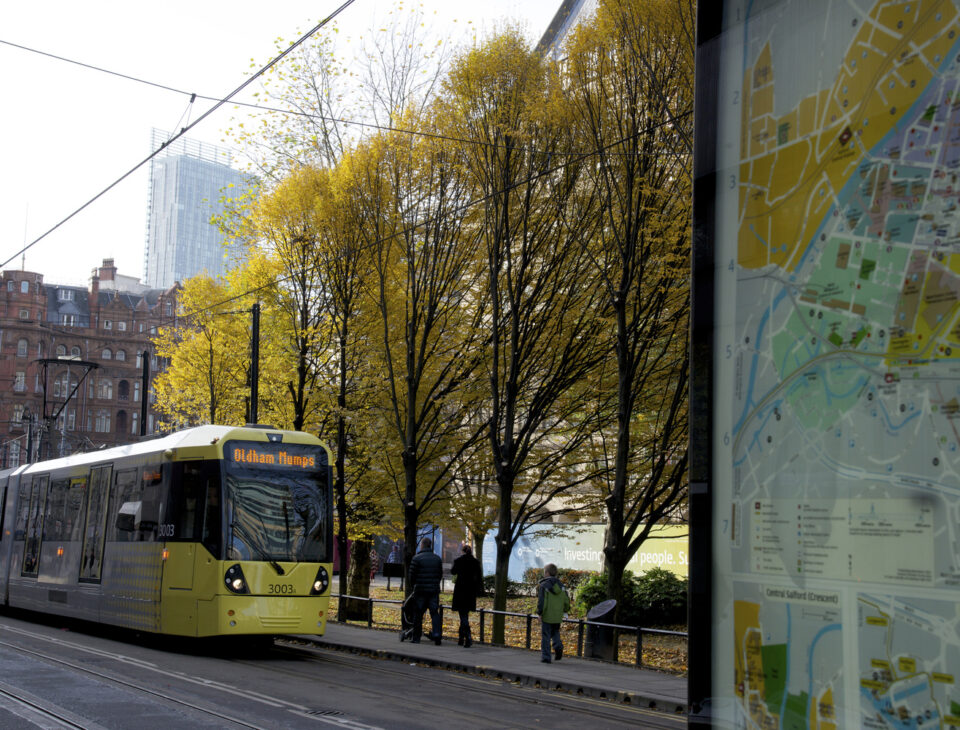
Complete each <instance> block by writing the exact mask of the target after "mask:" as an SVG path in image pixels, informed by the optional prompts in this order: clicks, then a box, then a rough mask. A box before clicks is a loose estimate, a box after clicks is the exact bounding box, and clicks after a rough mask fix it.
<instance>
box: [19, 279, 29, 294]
mask: <svg viewBox="0 0 960 730" xmlns="http://www.w3.org/2000/svg"><path fill="white" fill-rule="evenodd" d="M20 293H21V294H29V293H30V282H29V281H21V282H20Z"/></svg>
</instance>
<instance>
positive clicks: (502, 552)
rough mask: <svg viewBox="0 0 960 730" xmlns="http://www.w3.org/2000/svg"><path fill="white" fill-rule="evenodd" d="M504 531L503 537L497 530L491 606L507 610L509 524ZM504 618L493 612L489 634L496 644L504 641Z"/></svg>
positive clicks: (509, 546) (501, 643) (498, 609)
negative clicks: (505, 533)
mask: <svg viewBox="0 0 960 730" xmlns="http://www.w3.org/2000/svg"><path fill="white" fill-rule="evenodd" d="M506 532H507V535H508V536H507V537H506V538H504V537H503V536H502V535H501V532H500V530H497V569H496V570H497V572H496V577H495V578H494V583H493V585H494V594H493V608H494V610H496V611H506V610H507V585H508V583H509V577H508V573H509V571H510V551H511V549H512V547H513V546H512V545H511V544H510V539H509V533H510V528H509V526H508V527H507V531H506ZM504 542H506V544H504ZM504 619H505V617H504V615H503V614H499V613H495V614H493V633H492V636H491V643H492V644H495V645H497V646H503V645H504V644H505V643H506V641H505V639H506V636H505V634H506V631H505V625H504V624H505V621H504Z"/></svg>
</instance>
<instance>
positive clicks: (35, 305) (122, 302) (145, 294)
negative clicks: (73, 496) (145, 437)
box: [0, 259, 177, 466]
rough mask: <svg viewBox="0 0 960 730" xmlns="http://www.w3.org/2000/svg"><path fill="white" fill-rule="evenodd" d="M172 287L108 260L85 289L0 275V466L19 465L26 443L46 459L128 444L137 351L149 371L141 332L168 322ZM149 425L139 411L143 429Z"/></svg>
mask: <svg viewBox="0 0 960 730" xmlns="http://www.w3.org/2000/svg"><path fill="white" fill-rule="evenodd" d="M176 293H177V287H176V286H173V287H170V288H169V289H165V290H159V289H150V288H149V287H146V286H144V285H143V284H141V283H140V280H139V279H135V278H133V277H129V276H122V275H118V273H117V269H116V267H115V266H114V265H113V259H104V261H103V265H102V266H100V267H99V268H97V269H94V271H93V274H92V275H91V277H90V286H89V288H86V289H85V288H83V287H76V286H60V285H57V284H45V283H44V282H43V275H42V274H38V273H34V272H30V271H4V272H3V273H2V274H0V465H2V466H15V465H17V464H21V463H23V462H24V460H25V459H26V458H27V446H28V443H29V442H32V445H33V448H34V454H35V455H36V454H40V456H41V458H50V457H55V456H59V455H63V454H70V453H73V452H75V451H86V450H91V449H96V448H100V447H102V446H114V445H118V444H125V443H131V442H134V441H137V440H138V439H139V438H140V436H139V434H140V414H141V406H142V398H143V397H144V394H143V384H142V374H143V364H142V362H143V361H142V358H143V357H144V353H146V354H147V356H149V357H150V365H151V367H150V373H151V376H152V375H153V374H155V373H156V372H157V366H158V363H157V361H156V358H155V357H154V356H153V355H151V354H150V353H151V351H152V348H151V346H150V337H151V335H152V334H154V333H155V332H156V328H157V327H158V326H160V325H161V324H163V323H169V322H170V321H171V320H172V318H173V316H174V313H175V311H176ZM71 394H72V397H71ZM148 395H149V394H148ZM68 399H69V401H68ZM44 407H45V408H46V411H44ZM54 417H56V418H54ZM154 422H155V414H154V412H153V411H152V410H151V409H148V411H147V423H146V432H147V433H148V434H150V433H152V432H153V427H154Z"/></svg>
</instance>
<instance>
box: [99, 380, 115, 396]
mask: <svg viewBox="0 0 960 730" xmlns="http://www.w3.org/2000/svg"><path fill="white" fill-rule="evenodd" d="M97 398H113V381H112V380H107V379H106V378H104V379H103V380H101V381H100V384H99V385H98V386H97Z"/></svg>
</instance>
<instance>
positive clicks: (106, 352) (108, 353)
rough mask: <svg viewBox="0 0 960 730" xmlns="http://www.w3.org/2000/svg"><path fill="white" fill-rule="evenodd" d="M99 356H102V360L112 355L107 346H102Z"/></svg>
mask: <svg viewBox="0 0 960 730" xmlns="http://www.w3.org/2000/svg"><path fill="white" fill-rule="evenodd" d="M100 357H102V358H103V359H104V360H109V359H110V358H112V357H113V353H112V352H111V351H110V348H109V347H104V348H103V352H101V353H100Z"/></svg>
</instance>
